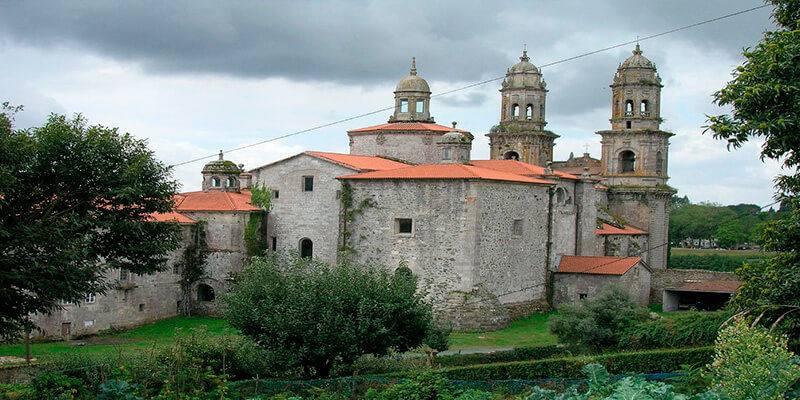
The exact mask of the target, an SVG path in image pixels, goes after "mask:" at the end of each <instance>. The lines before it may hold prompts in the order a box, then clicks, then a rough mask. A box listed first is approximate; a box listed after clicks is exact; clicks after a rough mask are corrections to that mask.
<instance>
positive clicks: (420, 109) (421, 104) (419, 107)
mask: <svg viewBox="0 0 800 400" xmlns="http://www.w3.org/2000/svg"><path fill="white" fill-rule="evenodd" d="M416 112H417V113H418V114H421V113H423V112H425V101H424V100H417V109H416Z"/></svg>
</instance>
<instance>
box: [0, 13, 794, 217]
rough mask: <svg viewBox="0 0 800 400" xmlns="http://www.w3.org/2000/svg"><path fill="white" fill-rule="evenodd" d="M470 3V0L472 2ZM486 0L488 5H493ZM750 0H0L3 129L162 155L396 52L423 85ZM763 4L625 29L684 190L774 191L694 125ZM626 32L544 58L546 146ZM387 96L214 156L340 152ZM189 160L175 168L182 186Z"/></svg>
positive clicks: (279, 118)
mask: <svg viewBox="0 0 800 400" xmlns="http://www.w3.org/2000/svg"><path fill="white" fill-rule="evenodd" d="M476 3H477V2H476ZM498 4H499V5H498ZM762 4H763V3H761V2H759V1H757V0H714V1H698V0H670V1H647V0H637V1H621V0H620V1H606V2H590V1H570V0H561V1H557V2H556V1H530V2H501V3H498V2H491V3H490V2H485V3H480V4H472V3H470V2H464V1H438V2H431V1H402V2H398V1H392V2H389V1H387V2H364V1H358V2H355V1H353V2H348V3H345V2H341V1H291V2H289V1H282V2H266V1H262V2H255V1H226V2H217V1H204V0H191V1H189V0H187V1H170V2H164V1H155V0H153V1H144V0H139V1H106V2H97V1H70V2H62V1H26V2H16V1H0V10H2V11H0V59H2V60H3V62H2V65H1V66H0V100H2V101H9V102H11V103H12V104H22V105H24V107H25V111H24V112H23V113H22V114H20V115H18V116H17V120H16V124H17V126H18V127H27V126H32V125H39V124H41V123H42V122H43V121H44V120H45V119H46V117H47V115H48V114H49V113H51V112H55V113H62V114H70V115H71V114H73V113H82V114H84V116H86V117H87V118H88V119H89V121H90V122H91V123H97V124H102V125H106V126H114V127H120V129H121V130H122V131H125V132H130V133H131V134H133V135H135V136H137V137H139V138H143V139H147V140H148V141H149V144H150V147H151V148H152V149H153V150H154V151H155V152H156V155H157V157H158V158H160V159H161V160H163V161H164V162H165V163H167V164H175V163H179V162H183V161H187V160H190V159H194V158H197V157H202V156H206V155H211V154H214V153H216V152H217V151H219V150H220V149H232V148H236V147H239V146H242V145H245V144H249V143H254V142H259V141H262V140H266V139H269V138H272V137H276V136H280V135H285V134H288V133H292V132H296V131H300V130H304V129H308V128H311V127H314V126H318V125H323V124H327V123H330V122H334V121H337V120H340V119H344V118H348V117H352V116H356V115H360V114H364V113H368V112H370V111H374V110H378V109H381V108H385V107H390V106H391V105H392V104H393V93H392V91H393V90H394V86H395V84H396V83H397V81H399V80H400V79H401V78H403V77H404V76H406V75H408V69H409V66H410V60H411V57H412V56H414V57H416V58H417V69H418V71H419V75H420V76H422V77H423V78H425V79H427V80H428V82H429V83H430V86H431V90H432V91H433V93H434V95H435V94H437V93H442V92H445V91H448V90H452V89H457V88H460V87H463V86H467V85H469V84H472V83H476V82H480V81H484V80H489V79H492V78H496V77H501V76H502V75H503V74H504V73H505V71H506V69H507V68H508V67H510V66H511V65H513V64H515V63H516V62H518V57H519V56H520V53H521V51H522V49H523V46H524V45H527V48H528V53H529V55H530V57H531V62H533V63H534V64H536V65H544V64H550V63H553V62H556V61H559V60H562V59H565V58H569V57H572V56H576V55H579V54H583V53H586V52H590V51H594V50H597V49H601V48H605V47H609V46H612V45H615V44H619V43H624V42H628V41H632V40H635V39H636V38H637V37H647V36H650V35H653V34H657V33H660V32H664V31H668V30H671V29H674V28H678V27H681V26H685V25H689V24H693V23H697V22H700V21H704V20H708V19H712V18H716V17H719V16H722V15H726V14H730V13H733V12H737V11H741V10H745V9H748V8H752V7H758V6H760V5H762ZM769 11H770V10H769V8H763V9H760V10H756V11H752V12H748V13H745V14H742V15H738V16H735V17H731V18H727V19H724V20H720V21H717V22H712V23H710V24H706V25H703V26H700V27H696V28H691V29H686V30H683V31H680V32H676V33H673V34H669V35H664V36H661V37H658V38H654V39H650V40H645V41H642V42H641V46H642V50H643V51H644V55H645V56H646V57H648V58H649V59H650V60H652V61H653V62H654V63H655V64H656V66H657V68H658V72H659V74H660V75H661V77H662V79H663V83H664V86H665V87H664V89H663V91H662V109H661V112H662V117H663V118H664V119H665V120H666V121H665V122H664V124H662V128H663V129H665V130H668V131H671V132H673V133H675V134H676V135H675V136H674V137H673V138H672V141H671V147H670V160H669V161H670V164H669V174H670V176H671V179H670V181H669V184H670V185H672V186H674V187H675V188H677V189H678V190H679V194H680V195H684V194H685V195H688V196H689V198H690V199H691V200H692V201H693V202H700V201H712V202H718V203H722V204H736V203H742V202H745V203H755V204H760V205H766V204H768V203H771V202H772V194H773V188H772V179H773V178H774V176H775V175H776V174H778V173H780V169H779V167H778V165H777V163H775V162H766V163H763V162H761V161H760V159H759V157H758V153H759V149H760V147H759V144H758V143H751V144H749V145H747V146H745V147H744V148H742V149H740V150H738V151H735V152H728V151H727V150H726V149H725V145H724V143H722V142H719V141H715V140H714V139H713V138H711V137H710V135H703V134H702V132H703V128H702V126H703V125H704V124H705V121H706V117H705V115H706V114H709V115H712V114H719V113H721V112H724V111H725V110H721V109H719V108H717V107H716V106H714V105H713V104H712V98H711V95H712V94H713V93H714V92H715V91H717V90H719V89H720V88H722V87H723V86H724V85H725V83H726V82H727V81H728V80H729V79H730V77H731V76H730V73H731V71H732V70H733V69H734V68H735V67H736V65H738V64H740V63H741V62H742V60H743V58H742V56H741V52H742V49H743V48H745V47H750V46H753V45H755V44H756V43H757V42H758V40H759V39H760V38H761V36H762V34H763V32H764V31H765V30H767V29H770V27H771V22H770V20H769ZM632 49H633V45H629V46H625V47H623V48H617V49H613V50H609V51H606V52H602V53H599V54H595V55H592V56H588V57H584V58H580V59H577V60H573V61H569V62H564V63H559V64H556V65H553V66H549V67H545V68H543V70H542V72H543V75H544V79H545V80H546V81H547V84H548V86H547V87H548V89H549V93H548V97H547V117H546V118H547V122H548V125H547V128H548V129H550V130H552V131H553V132H555V133H556V134H558V135H560V136H561V137H560V138H559V139H557V140H556V147H555V158H556V159H565V158H566V157H568V156H569V153H570V152H574V153H575V154H576V155H580V154H581V153H583V152H584V151H585V149H586V146H588V149H589V152H590V153H591V155H592V156H594V157H599V154H600V136H599V135H596V134H594V132H596V131H599V130H604V129H609V128H610V124H609V122H608V118H609V117H610V115H611V109H610V104H611V91H610V88H609V87H608V85H609V84H610V83H611V80H612V77H613V75H614V73H615V71H616V68H617V66H618V65H619V63H620V62H621V61H623V60H624V59H625V58H627V57H628V56H629V55H630V52H631V50H632ZM499 88H500V82H499V81H493V82H490V83H487V84H485V85H481V86H477V87H475V88H472V89H469V90H464V91H459V92H456V93H453V94H450V95H446V96H441V97H437V98H435V99H433V100H432V102H431V113H432V115H433V116H434V118H436V121H437V122H438V123H440V124H443V125H449V123H450V122H451V121H457V122H458V127H459V128H461V129H466V130H469V131H471V132H472V133H473V134H475V137H476V140H475V142H474V143H473V153H472V154H473V158H475V159H481V158H484V159H485V158H488V154H489V148H488V140H487V139H486V137H485V136H484V134H485V133H487V132H488V131H489V129H490V128H491V127H492V125H494V124H496V123H497V121H498V119H499V114H500V94H499V92H498V90H499ZM389 114H390V112H389V111H386V112H381V113H378V114H375V115H371V116H367V117H364V118H360V119H356V120H352V121H348V122H344V123H341V124H338V125H334V126H331V127H327V128H324V129H319V130H315V131H312V132H309V133H305V134H302V135H297V136H294V137H291V138H287V139H282V140H278V141H274V142H271V143H267V144H263V145H259V146H255V147H251V148H249V149H246V150H242V151H237V152H233V153H230V154H228V155H226V159H230V160H233V161H235V162H237V163H244V164H245V168H253V167H256V166H259V165H262V164H266V163H269V162H272V161H275V160H278V159H281V158H284V157H287V156H290V155H292V154H296V153H298V152H301V151H304V150H319V151H332V152H342V153H346V152H348V147H347V143H348V140H347V136H346V131H347V130H350V129H356V128H360V127H364V126H369V125H375V124H380V123H384V122H386V120H387V118H388V115H389ZM204 162H205V161H199V162H196V163H192V164H188V165H184V166H180V167H177V168H176V170H175V177H176V179H178V180H179V181H180V182H181V183H182V184H183V190H197V189H198V188H199V186H200V182H201V176H200V169H201V168H202V166H203V164H204Z"/></svg>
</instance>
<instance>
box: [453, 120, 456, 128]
mask: <svg viewBox="0 0 800 400" xmlns="http://www.w3.org/2000/svg"><path fill="white" fill-rule="evenodd" d="M453 129H456V121H453Z"/></svg>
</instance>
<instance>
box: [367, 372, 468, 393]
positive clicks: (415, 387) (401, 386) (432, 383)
mask: <svg viewBox="0 0 800 400" xmlns="http://www.w3.org/2000/svg"><path fill="white" fill-rule="evenodd" d="M370 397H371V398H372V399H374V400H452V399H453V398H454V397H455V396H454V395H453V386H452V385H451V384H450V382H449V381H448V380H447V379H446V378H444V377H443V376H441V375H439V374H435V373H432V372H425V373H421V374H419V375H416V376H414V377H413V378H411V379H409V380H407V381H405V382H402V383H398V384H395V385H392V386H390V387H389V388H388V389H386V390H384V391H383V392H380V393H378V394H377V395H374V393H372V394H368V398H370Z"/></svg>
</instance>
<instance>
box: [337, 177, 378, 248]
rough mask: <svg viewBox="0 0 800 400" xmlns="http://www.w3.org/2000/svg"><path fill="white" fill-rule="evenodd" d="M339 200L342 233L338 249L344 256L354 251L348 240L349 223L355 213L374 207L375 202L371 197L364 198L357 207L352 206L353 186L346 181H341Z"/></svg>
mask: <svg viewBox="0 0 800 400" xmlns="http://www.w3.org/2000/svg"><path fill="white" fill-rule="evenodd" d="M339 200H340V202H341V204H342V230H341V232H342V233H341V246H339V251H340V252H341V253H343V254H344V255H345V256H346V255H347V254H350V253H353V252H355V250H354V249H353V247H352V246H351V245H352V243H351V241H350V238H351V236H352V232H350V231H349V228H348V227H349V225H350V223H352V222H353V221H354V220H355V218H356V215H358V214H361V213H363V212H364V209H366V208H370V207H375V205H376V204H377V203H375V200H373V199H371V198H366V199H364V200H361V202H360V203H359V204H358V207H353V187H352V186H350V184H349V183H347V182H342V190H341V192H340V195H339Z"/></svg>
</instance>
